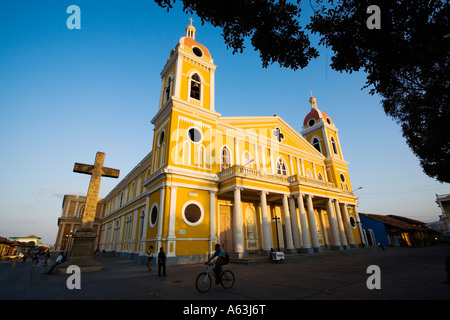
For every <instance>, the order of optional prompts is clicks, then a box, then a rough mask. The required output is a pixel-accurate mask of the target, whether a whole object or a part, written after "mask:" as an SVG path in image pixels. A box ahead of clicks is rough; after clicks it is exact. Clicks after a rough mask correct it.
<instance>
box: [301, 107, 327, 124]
mask: <svg viewBox="0 0 450 320" xmlns="http://www.w3.org/2000/svg"><path fill="white" fill-rule="evenodd" d="M311 119H314V124H316V123H317V121H319V119H322V121H327V122H328V123H329V124H332V123H333V122H332V121H331V118H330V117H329V116H328V115H327V114H326V113H325V112H323V111H320V110H319V109H311V111H310V112H309V113H308V114H307V115H306V117H305V120H303V127H304V128H306V127H310V125H309V121H310V120H311ZM314 124H312V125H314Z"/></svg>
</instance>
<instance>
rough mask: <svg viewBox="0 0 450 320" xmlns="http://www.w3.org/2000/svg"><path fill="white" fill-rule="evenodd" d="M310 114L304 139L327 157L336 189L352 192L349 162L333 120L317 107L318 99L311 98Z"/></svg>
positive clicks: (306, 119) (328, 169) (328, 171)
mask: <svg viewBox="0 0 450 320" xmlns="http://www.w3.org/2000/svg"><path fill="white" fill-rule="evenodd" d="M309 103H310V106H311V110H310V112H309V113H308V114H307V115H306V117H305V119H304V120H303V129H302V135H303V137H304V138H305V139H306V140H307V141H309V142H310V143H311V144H312V145H313V146H314V148H316V150H317V151H319V152H320V153H322V154H323V155H324V156H325V158H326V159H325V164H326V166H327V176H328V178H329V179H331V182H333V183H335V186H336V187H338V188H339V187H340V188H341V189H343V190H351V185H350V179H349V175H348V169H347V165H348V162H346V161H345V160H344V156H343V154H342V149H341V143H340V141H339V136H338V129H337V128H336V126H335V125H334V122H333V121H332V120H331V118H330V117H329V116H328V115H327V114H326V113H325V112H323V111H321V110H320V109H319V107H318V105H317V100H316V98H315V97H314V96H313V95H312V93H311V97H310V98H309Z"/></svg>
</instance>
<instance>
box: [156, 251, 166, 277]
mask: <svg viewBox="0 0 450 320" xmlns="http://www.w3.org/2000/svg"><path fill="white" fill-rule="evenodd" d="M161 269H162V272H163V273H162V276H163V277H165V276H166V254H165V253H164V249H163V247H161V248H160V249H159V253H158V276H160V277H161Z"/></svg>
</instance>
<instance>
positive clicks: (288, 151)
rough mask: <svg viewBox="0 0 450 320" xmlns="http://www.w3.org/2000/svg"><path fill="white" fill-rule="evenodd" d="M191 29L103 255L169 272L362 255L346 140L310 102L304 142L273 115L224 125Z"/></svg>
mask: <svg viewBox="0 0 450 320" xmlns="http://www.w3.org/2000/svg"><path fill="white" fill-rule="evenodd" d="M195 35H196V30H195V27H194V26H193V25H192V24H191V25H189V26H188V27H187V28H186V35H185V36H184V37H182V38H181V39H180V40H179V42H178V43H177V45H176V46H175V48H174V49H172V51H171V52H170V54H169V57H168V59H167V62H166V64H165V66H164V68H163V70H162V72H161V94H160V100H159V106H158V108H157V109H158V111H157V112H156V114H155V116H154V117H153V119H152V121H151V123H152V125H153V126H154V135H153V148H152V151H151V152H150V153H149V154H148V155H147V156H146V157H145V158H144V159H142V161H141V162H140V163H138V164H137V165H136V166H135V167H134V169H133V170H132V171H131V172H129V173H128V174H127V175H126V177H125V178H123V179H122V180H121V181H120V182H119V183H118V184H117V185H116V187H115V188H114V189H113V190H112V191H111V192H110V193H109V194H108V195H107V196H106V197H105V198H103V199H99V201H98V205H97V215H96V220H95V223H94V230H95V231H96V232H97V234H98V237H97V244H96V247H97V248H98V250H100V251H103V250H104V251H105V252H111V253H114V254H115V255H117V256H122V257H129V258H133V259H137V260H142V261H144V260H145V259H146V251H147V250H148V248H149V246H150V245H151V246H153V247H154V250H155V252H158V251H159V248H160V247H163V248H164V250H165V252H166V255H167V257H168V264H169V265H170V264H172V265H173V264H185V263H197V262H202V261H206V259H207V257H208V255H209V254H211V253H212V252H213V251H214V245H215V244H216V243H219V244H220V245H221V247H222V248H223V249H224V250H226V251H227V252H229V253H230V254H231V255H232V256H234V257H235V258H244V257H246V256H248V255H249V254H252V253H258V254H268V253H269V252H270V251H271V250H272V249H276V250H278V248H280V250H282V251H284V252H286V253H290V254H302V253H314V252H320V251H323V249H324V248H331V249H333V250H346V249H349V248H350V247H355V246H358V245H359V244H360V243H361V240H360V222H359V216H358V210H357V197H355V196H354V195H353V192H352V186H351V183H350V177H349V173H348V170H347V165H348V163H347V162H346V161H345V160H344V158H343V155H342V150H341V146H340V141H339V136H338V130H337V128H336V126H335V124H334V123H333V121H332V120H331V118H330V117H329V116H328V115H327V114H325V113H324V112H322V111H321V110H320V109H319V107H318V105H317V101H316V99H315V98H314V97H312V95H311V98H310V100H309V105H310V111H309V113H307V110H308V109H306V108H305V110H306V112H305V113H307V114H306V116H305V118H304V122H303V129H302V132H301V133H298V132H296V131H295V130H294V129H293V128H292V127H291V126H289V124H288V123H287V122H285V121H284V120H283V119H282V118H280V117H279V116H277V115H274V116H260V117H222V116H221V114H220V113H218V112H217V111H216V108H215V99H214V87H215V82H214V75H215V69H216V66H215V65H214V60H213V59H212V56H211V54H210V52H209V51H208V49H207V48H206V47H205V46H204V45H202V44H200V43H198V42H197V41H196V40H195ZM83 201H85V197H79V196H71V195H66V196H65V197H64V200H63V214H62V216H61V217H60V218H59V220H58V226H59V232H58V235H57V239H56V250H67V249H70V237H71V234H72V233H73V231H74V230H76V229H77V228H78V227H79V225H80V220H81V216H82V214H83V205H84V202H83Z"/></svg>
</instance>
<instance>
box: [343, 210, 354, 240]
mask: <svg viewBox="0 0 450 320" xmlns="http://www.w3.org/2000/svg"><path fill="white" fill-rule="evenodd" d="M341 212H342V218H343V219H344V225H345V227H346V230H347V238H348V243H349V244H350V246H351V247H355V239H354V238H353V232H352V226H351V224H350V219H349V218H348V211H347V205H346V204H345V203H344V205H343V206H342V210H341Z"/></svg>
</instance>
